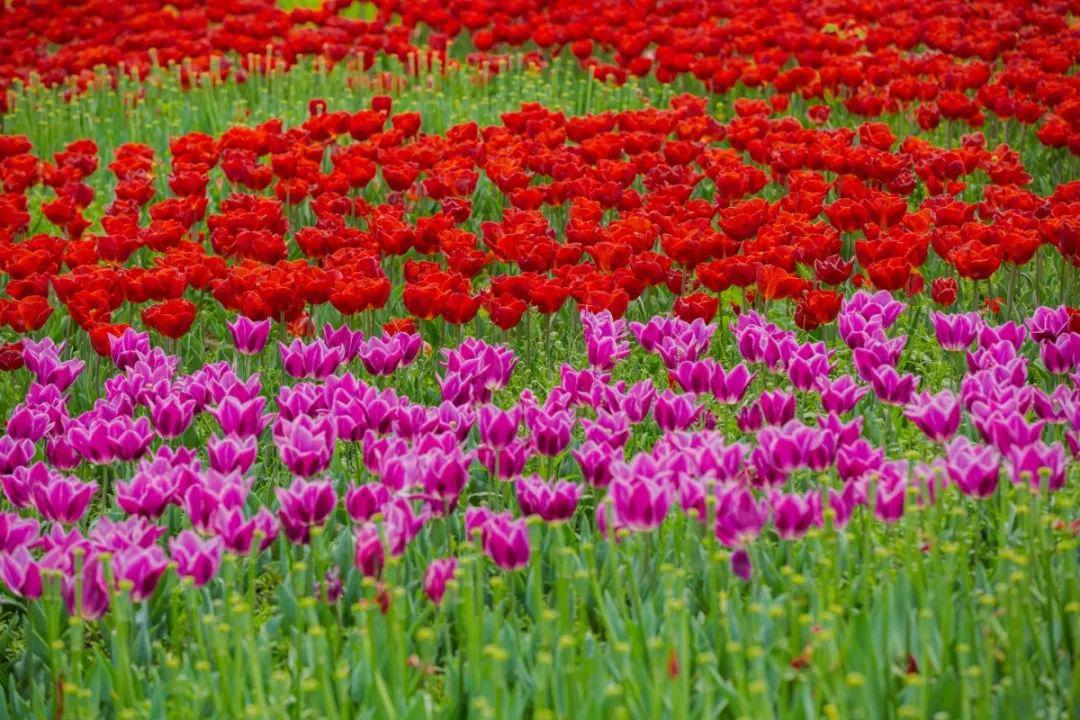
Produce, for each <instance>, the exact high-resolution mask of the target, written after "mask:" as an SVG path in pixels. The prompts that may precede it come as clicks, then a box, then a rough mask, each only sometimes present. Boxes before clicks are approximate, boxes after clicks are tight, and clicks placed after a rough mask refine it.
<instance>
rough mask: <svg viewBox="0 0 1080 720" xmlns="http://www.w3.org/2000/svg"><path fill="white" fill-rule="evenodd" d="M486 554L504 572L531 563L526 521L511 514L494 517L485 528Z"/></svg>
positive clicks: (495, 515) (485, 524) (499, 514)
mask: <svg viewBox="0 0 1080 720" xmlns="http://www.w3.org/2000/svg"><path fill="white" fill-rule="evenodd" d="M483 536H484V552H485V553H486V554H487V556H488V557H489V558H491V560H492V562H494V563H495V564H496V565H498V566H499V567H500V568H502V569H503V570H517V569H518V568H522V567H525V566H526V565H527V564H528V563H529V555H530V554H531V550H530V547H529V529H528V527H527V526H526V524H525V520H524V519H521V520H515V519H514V518H513V517H512V516H511V515H510V514H509V513H498V514H494V515H492V516H491V517H490V518H489V519H488V521H487V522H486V523H484V527H483Z"/></svg>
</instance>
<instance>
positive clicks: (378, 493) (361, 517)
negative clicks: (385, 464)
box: [345, 483, 390, 522]
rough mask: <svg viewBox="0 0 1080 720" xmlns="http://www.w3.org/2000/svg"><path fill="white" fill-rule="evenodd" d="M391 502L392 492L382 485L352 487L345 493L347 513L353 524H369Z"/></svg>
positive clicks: (369, 484)
mask: <svg viewBox="0 0 1080 720" xmlns="http://www.w3.org/2000/svg"><path fill="white" fill-rule="evenodd" d="M389 501H390V490H389V489H388V488H387V487H386V486H385V485H383V484H382V483H365V484H364V485H360V486H354V485H350V486H349V489H348V491H347V492H346V493H345V512H347V513H348V514H349V517H350V518H352V520H353V522H367V521H368V520H370V519H371V518H372V516H374V515H375V514H376V513H380V512H382V508H383V505H385V504H386V503H388V502H389Z"/></svg>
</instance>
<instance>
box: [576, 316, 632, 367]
mask: <svg viewBox="0 0 1080 720" xmlns="http://www.w3.org/2000/svg"><path fill="white" fill-rule="evenodd" d="M581 325H582V329H583V331H584V335H585V351H586V355H587V356H588V359H589V365H590V366H591V367H593V368H595V369H597V370H612V369H614V367H615V366H616V365H617V364H618V363H619V362H620V361H621V360H622V359H623V358H625V357H626V356H627V355H629V354H630V343H629V341H627V340H626V331H627V327H626V320H623V319H621V318H620V319H619V320H616V319H614V318H613V317H612V315H611V312H610V311H608V310H604V311H603V312H600V313H591V312H588V311H586V312H583V313H581Z"/></svg>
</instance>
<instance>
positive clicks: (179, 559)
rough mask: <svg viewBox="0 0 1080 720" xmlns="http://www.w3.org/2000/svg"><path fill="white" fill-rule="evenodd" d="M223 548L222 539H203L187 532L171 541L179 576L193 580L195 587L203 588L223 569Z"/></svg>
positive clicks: (171, 549) (170, 548)
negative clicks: (219, 569)
mask: <svg viewBox="0 0 1080 720" xmlns="http://www.w3.org/2000/svg"><path fill="white" fill-rule="evenodd" d="M223 546H224V545H223V543H222V542H221V539H220V538H216V537H212V538H206V539H203V538H200V537H199V536H198V535H197V534H195V533H194V532H193V531H191V530H185V531H183V532H182V533H180V534H179V535H177V536H176V537H175V538H173V539H172V540H170V541H169V552H170V553H171V554H172V559H173V562H175V563H176V572H177V574H178V575H180V577H186V578H191V579H192V580H193V581H194V582H195V587H202V586H203V585H205V584H206V583H208V582H210V580H211V579H212V578H213V577H214V575H216V574H217V571H218V568H219V567H221V554H222V549H223Z"/></svg>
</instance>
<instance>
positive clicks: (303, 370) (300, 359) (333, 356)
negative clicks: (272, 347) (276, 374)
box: [278, 338, 345, 380]
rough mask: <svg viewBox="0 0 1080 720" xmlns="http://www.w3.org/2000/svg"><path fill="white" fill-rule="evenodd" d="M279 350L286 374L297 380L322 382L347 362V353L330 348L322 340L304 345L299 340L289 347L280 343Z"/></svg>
mask: <svg viewBox="0 0 1080 720" xmlns="http://www.w3.org/2000/svg"><path fill="white" fill-rule="evenodd" d="M278 350H279V351H280V353H281V365H282V367H283V368H284V370H285V372H286V374H288V375H291V376H292V377H295V378H316V379H319V380H322V379H324V378H326V377H327V376H329V375H332V374H333V373H334V371H335V370H337V369H338V367H339V366H340V365H341V363H342V362H344V361H345V352H344V351H343V350H342V349H341V348H340V347H333V348H332V347H329V346H327V344H326V343H325V342H323V341H322V339H318V340H315V341H314V342H311V343H308V344H304V343H303V342H302V341H301V340H300V339H299V338H297V339H295V340H293V341H292V343H291V344H290V345H288V346H286V345H285V344H284V343H280V342H279V343H278Z"/></svg>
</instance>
